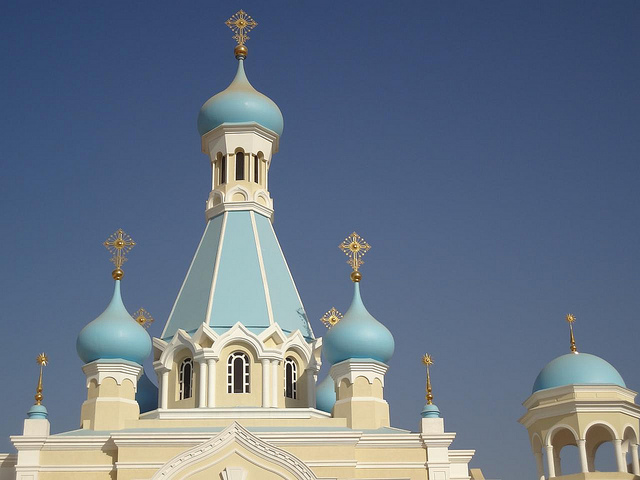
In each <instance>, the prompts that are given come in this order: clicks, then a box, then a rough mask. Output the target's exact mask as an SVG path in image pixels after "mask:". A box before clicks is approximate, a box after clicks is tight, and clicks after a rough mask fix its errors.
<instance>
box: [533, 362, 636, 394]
mask: <svg viewBox="0 0 640 480" xmlns="http://www.w3.org/2000/svg"><path fill="white" fill-rule="evenodd" d="M602 384H604V385H611V384H612V385H618V386H620V387H625V388H626V384H625V383H624V380H623V379H622V376H621V375H620V374H619V373H618V371H617V370H616V369H615V368H614V367H613V365H611V364H610V363H609V362H607V361H606V360H603V359H602V358H600V357H596V356H595V355H590V354H588V353H568V354H566V355H562V356H560V357H558V358H556V359H554V360H551V361H550V362H549V363H548V364H547V365H546V366H545V367H544V368H543V369H542V371H541V372H540V373H539V374H538V377H537V378H536V381H535V382H534V384H533V390H532V393H535V392H537V391H539V390H545V389H547V388H554V387H561V386H564V385H602Z"/></svg>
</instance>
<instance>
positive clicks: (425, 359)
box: [422, 353, 433, 405]
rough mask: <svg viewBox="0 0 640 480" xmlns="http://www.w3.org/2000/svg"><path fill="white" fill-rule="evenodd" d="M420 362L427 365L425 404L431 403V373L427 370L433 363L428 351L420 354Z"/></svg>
mask: <svg viewBox="0 0 640 480" xmlns="http://www.w3.org/2000/svg"><path fill="white" fill-rule="evenodd" d="M422 363H423V364H424V365H425V366H426V367H427V395H426V397H425V398H426V399H427V405H432V404H433V394H432V393H431V374H430V372H429V367H430V366H431V365H433V358H431V355H429V354H428V353H425V354H424V355H423V356H422Z"/></svg>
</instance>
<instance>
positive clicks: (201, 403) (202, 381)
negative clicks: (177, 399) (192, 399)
mask: <svg viewBox="0 0 640 480" xmlns="http://www.w3.org/2000/svg"><path fill="white" fill-rule="evenodd" d="M198 366H199V368H200V374H199V375H198V380H199V381H198V408H204V407H206V406H207V389H206V384H207V362H206V360H205V359H204V358H201V359H200V360H198Z"/></svg>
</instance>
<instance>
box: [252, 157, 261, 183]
mask: <svg viewBox="0 0 640 480" xmlns="http://www.w3.org/2000/svg"><path fill="white" fill-rule="evenodd" d="M259 172H260V159H259V158H258V155H254V156H253V181H254V182H255V183H260V182H259V179H260V174H259Z"/></svg>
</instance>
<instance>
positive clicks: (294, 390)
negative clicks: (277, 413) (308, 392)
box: [284, 357, 298, 400]
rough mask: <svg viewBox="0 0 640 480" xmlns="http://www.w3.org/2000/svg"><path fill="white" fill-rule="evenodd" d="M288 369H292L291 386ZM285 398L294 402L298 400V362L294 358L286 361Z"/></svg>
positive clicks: (288, 358)
mask: <svg viewBox="0 0 640 480" xmlns="http://www.w3.org/2000/svg"><path fill="white" fill-rule="evenodd" d="M287 367H291V385H289V378H288V375H287ZM289 387H290V388H289ZM289 393H291V396H290V395H289ZM284 397H285V398H290V399H292V400H297V399H298V362H296V360H295V358H293V357H287V358H285V360H284Z"/></svg>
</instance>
